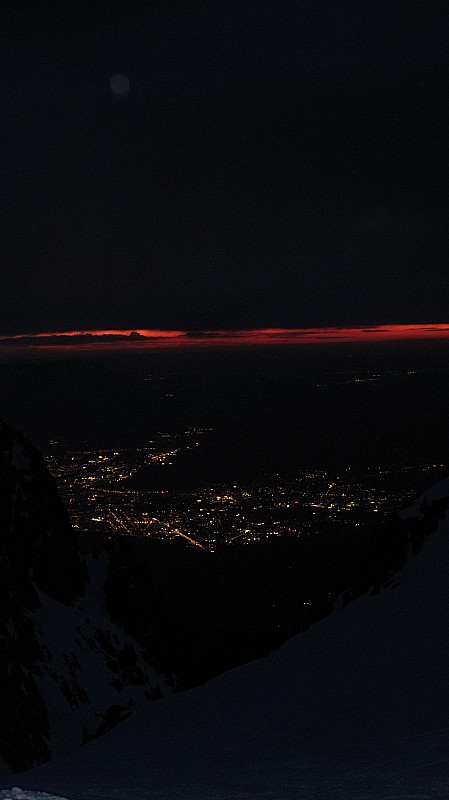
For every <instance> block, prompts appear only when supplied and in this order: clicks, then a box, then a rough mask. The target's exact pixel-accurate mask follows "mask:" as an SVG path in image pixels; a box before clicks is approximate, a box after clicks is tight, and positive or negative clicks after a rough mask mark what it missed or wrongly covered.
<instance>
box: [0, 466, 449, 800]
mask: <svg viewBox="0 0 449 800" xmlns="http://www.w3.org/2000/svg"><path fill="white" fill-rule="evenodd" d="M448 494H449V486H448V481H447V480H445V481H444V482H442V483H441V484H439V485H437V486H435V487H434V489H433V490H432V491H429V492H427V493H426V498H422V499H421V500H420V501H419V502H418V503H417V504H416V505H415V506H414V508H412V509H411V510H410V511H409V512H407V513H406V514H404V519H409V520H410V521H412V522H413V521H414V522H415V526H414V527H415V532H416V530H417V526H419V523H420V522H421V521H422V520H423V519H425V518H426V509H427V505H430V506H432V503H435V505H434V508H438V509H439V510H438V513H437V515H436V516H437V517H438V520H437V528H436V530H435V531H434V532H433V533H432V534H431V535H429V536H428V537H427V541H423V543H422V544H423V547H422V550H421V552H419V553H418V554H414V553H413V552H412V550H413V547H412V546H411V544H410V546H409V547H408V552H407V561H406V564H405V566H404V567H403V569H402V570H400V571H399V572H398V573H397V575H396V576H395V578H394V580H393V581H391V580H390V581H388V582H387V583H388V586H386V587H379V591H377V592H376V594H375V595H372V593H371V592H367V593H366V594H364V595H363V596H361V597H359V598H358V599H357V600H356V601H355V602H352V603H349V604H348V605H346V606H344V607H341V608H340V609H338V610H336V611H335V612H334V614H332V615H331V616H328V617H327V619H324V620H322V621H321V622H319V623H318V624H316V625H314V626H313V627H312V628H311V629H310V630H309V631H308V632H307V633H304V634H301V635H300V636H297V637H295V638H293V639H291V640H290V641H289V642H288V643H287V644H285V645H284V646H283V647H281V648H280V649H279V650H278V651H277V652H276V653H274V654H272V655H271V656H269V657H268V658H265V659H262V660H259V661H257V662H253V663H251V664H248V665H246V666H244V667H239V668H238V669H236V670H233V671H230V672H228V673H225V674H223V675H221V676H220V677H218V678H216V679H214V680H213V681H210V682H209V683H208V684H206V685H205V686H202V687H198V688H197V689H194V690H192V691H189V692H184V693H182V694H178V695H175V696H173V697H172V698H171V699H170V702H165V701H162V702H161V703H157V704H155V705H154V706H153V707H152V708H151V710H150V712H149V713H148V712H147V711H142V712H141V713H140V714H139V715H138V716H134V717H132V718H129V719H127V720H125V721H124V722H123V723H122V724H121V725H120V726H117V727H116V728H115V729H114V730H113V731H111V732H109V733H108V734H106V736H104V737H102V738H101V739H98V740H96V741H95V742H91V743H90V744H89V745H87V746H86V747H85V748H83V749H82V750H80V751H79V752H78V753H77V754H76V755H74V756H73V757H71V758H69V759H65V760H60V761H55V762H53V763H51V764H48V765H45V766H44V767H41V768H39V769H36V770H33V771H30V772H29V773H26V774H23V775H21V776H20V779H19V782H20V786H21V787H23V788H22V789H19V788H17V787H16V788H14V789H5V790H4V791H3V793H2V792H0V797H2V798H11V799H12V798H24V800H25V798H29V800H41V799H42V800H43V798H45V795H42V794H41V793H40V792H41V791H44V792H51V793H55V794H57V795H59V796H64V797H70V798H73V800H106V798H108V800H109V798H122V799H123V800H142V798H156V800H168V799H169V798H170V800H173V799H174V798H183V799H184V800H193V799H195V800H198V798H200V800H206V798H207V799H208V800H210V799H211V798H214V799H215V800H225V798H226V799H227V800H229V798H235V800H237V798H239V799H240V800H241V799H242V798H246V799H247V800H251V798H271V800H312V798H313V800H342V798H345V800H362V798H363V800H412V799H413V800H424V799H426V800H443V798H444V800H446V799H447V797H448V796H449V752H448V747H447V736H448V731H449V680H448V675H449V647H448V617H449V581H448V564H449V516H448V513H447V499H448ZM445 506H446V510H444V507H445ZM420 544H421V543H420V542H419V541H418V540H417V539H416V537H415V547H414V549H419V547H420ZM3 785H4V786H5V785H6V786H8V785H11V782H10V781H8V778H5V779H4V783H3Z"/></svg>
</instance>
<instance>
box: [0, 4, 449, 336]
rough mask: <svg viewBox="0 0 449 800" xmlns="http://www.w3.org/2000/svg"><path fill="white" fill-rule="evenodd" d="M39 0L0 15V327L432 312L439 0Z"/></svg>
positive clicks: (447, 85)
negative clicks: (72, 0) (73, 0)
mask: <svg viewBox="0 0 449 800" xmlns="http://www.w3.org/2000/svg"><path fill="white" fill-rule="evenodd" d="M35 5H36V8H35V7H32V6H30V7H28V6H26V5H24V4H21V3H17V2H12V1H11V2H9V3H4V4H3V6H2V7H3V9H4V10H3V12H2V15H1V19H0V58H1V71H0V110H1V125H0V144H1V164H2V170H1V181H0V197H1V219H2V224H1V228H0V230H1V234H0V235H1V259H2V266H1V272H0V335H2V336H12V335H14V334H33V333H44V332H56V331H57V332H61V331H80V330H86V331H92V330H101V329H108V330H115V329H117V330H121V329H126V330H136V329H137V330H141V329H142V330H146V329H175V330H180V331H185V330H187V331H198V330H208V329H213V330H216V329H220V330H225V331H226V330H229V329H239V330H241V329H249V328H276V327H281V328H302V327H306V328H307V327H321V326H358V325H367V326H373V325H386V324H401V323H402V324H404V323H408V324H412V323H413V324H415V323H446V322H448V316H449V315H448V307H449V304H448V301H449V270H448V252H449V125H448V123H449V36H448V34H449V13H448V6H447V2H438V0H432V2H430V3H429V1H428V0H426V1H425V2H417V1H415V0H404V1H403V2H399V1H398V2H395V0H390V1H389V2H383V1H382V0H372V1H369V0H346V1H345V2H334V0H300V2H294V1H293V0H288V1H287V2H282V0H276V2H263V0H260V2H259V1H258V0H257V1H256V0H254V1H253V2H250V1H245V0H239V1H238V2H213V1H212V0H211V1H210V2H192V3H190V2H187V1H185V2H169V1H168V0H164V2H154V3H151V2H142V3H136V2H132V1H130V2H123V3H118V2H113V1H112V0H111V2H108V3H106V2H104V3H103V2H94V0H92V2H90V3H74V4H69V3H65V2H62V3H61V2H54V3H51V2H42V3H36V4H35ZM5 9H6V10H5Z"/></svg>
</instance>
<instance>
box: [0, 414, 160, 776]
mask: <svg viewBox="0 0 449 800" xmlns="http://www.w3.org/2000/svg"><path fill="white" fill-rule="evenodd" d="M106 574H107V563H106V561H103V564H101V563H100V561H97V562H95V561H94V560H93V559H90V564H89V567H88V564H87V562H86V561H85V560H83V559H82V558H81V556H80V552H79V549H78V545H77V541H76V536H75V534H74V532H73V530H72V528H71V526H70V522H69V519H68V516H67V513H66V510H65V508H64V507H63V505H62V503H61V501H60V499H59V496H58V493H57V490H56V485H55V482H54V480H53V478H52V477H51V475H50V474H49V472H48V470H47V468H46V465H45V462H44V460H43V458H42V456H41V455H40V454H39V453H38V451H37V450H36V449H35V448H34V447H33V446H32V445H31V444H30V443H29V442H28V441H27V440H26V439H25V438H24V437H23V436H22V434H21V433H20V432H18V431H14V430H12V429H11V428H10V427H8V426H6V425H2V426H1V427H0V667H1V668H0V759H1V760H3V761H4V762H5V763H6V765H7V766H8V767H9V768H11V769H12V770H13V771H20V770H24V769H27V768H30V767H32V766H35V765H36V764H40V763H42V762H44V761H46V760H48V759H49V758H50V757H51V755H52V753H53V752H60V753H64V752H68V751H69V750H70V749H72V748H73V747H76V746H79V745H80V744H82V743H83V742H85V741H87V740H88V739H90V738H92V737H94V736H95V735H98V734H100V733H103V732H104V731H105V730H107V729H108V728H110V727H111V725H113V724H115V723H116V722H117V721H118V720H119V719H121V718H122V717H123V716H125V715H127V714H128V713H130V709H131V708H132V707H133V706H134V705H135V704H136V703H137V702H140V701H141V700H143V699H145V698H148V699H152V698H153V697H155V696H160V693H161V689H160V687H162V689H163V684H162V681H161V678H160V676H158V675H157V674H156V673H155V672H154V670H152V669H151V667H150V666H149V665H148V664H147V663H146V662H145V661H143V660H142V658H141V655H140V648H139V646H138V645H137V643H136V642H134V641H133V640H132V639H131V638H130V637H129V636H126V635H125V634H124V633H123V631H121V629H119V628H117V627H116V626H115V625H114V624H113V623H112V622H111V620H110V618H109V616H108V614H107V612H106V611H105V609H104V603H103V601H102V597H103V584H104V581H105V577H106Z"/></svg>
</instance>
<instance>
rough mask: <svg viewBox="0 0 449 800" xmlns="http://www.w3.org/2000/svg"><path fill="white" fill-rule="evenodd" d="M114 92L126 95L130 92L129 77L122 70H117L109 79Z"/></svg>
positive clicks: (122, 95)
mask: <svg viewBox="0 0 449 800" xmlns="http://www.w3.org/2000/svg"><path fill="white" fill-rule="evenodd" d="M109 85H110V87H111V92H112V94H118V95H120V96H121V97H124V96H125V95H126V94H128V93H129V78H128V76H127V75H124V74H123V73H121V72H116V73H115V75H113V76H112V78H111V80H110V81H109Z"/></svg>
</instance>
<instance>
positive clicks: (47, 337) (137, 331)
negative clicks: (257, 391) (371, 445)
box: [0, 323, 449, 351]
mask: <svg viewBox="0 0 449 800" xmlns="http://www.w3.org/2000/svg"><path fill="white" fill-rule="evenodd" d="M446 338H449V324H447V323H444V324H443V323H439V324H434V325H430V324H425V325H424V324H417V325H377V326H363V327H362V326H359V327H345V328H343V327H342V328H339V327H326V328H257V329H252V330H202V331H182V330H153V329H146V328H145V329H143V328H129V329H126V330H118V329H108V330H80V331H61V332H52V333H39V334H30V335H27V334H19V335H14V336H1V337H0V348H2V349H3V350H5V349H8V350H11V349H13V348H17V347H20V348H21V349H25V348H26V349H27V350H30V351H32V350H52V351H58V350H59V351H67V350H71V351H72V350H82V351H86V350H95V351H97V350H128V349H132V350H136V349H137V350H141V349H154V348H167V347H170V348H172V347H176V348H178V347H185V348H198V347H218V346H219V347H225V346H234V347H236V346H243V347H244V346H259V345H264V346H276V345H284V346H285V345H294V346H302V345H303V346H305V345H309V344H344V343H346V344H347V343H363V342H382V341H399V340H419V339H446Z"/></svg>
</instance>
